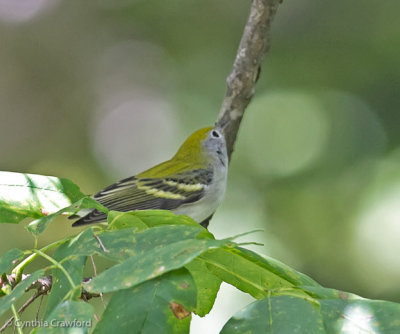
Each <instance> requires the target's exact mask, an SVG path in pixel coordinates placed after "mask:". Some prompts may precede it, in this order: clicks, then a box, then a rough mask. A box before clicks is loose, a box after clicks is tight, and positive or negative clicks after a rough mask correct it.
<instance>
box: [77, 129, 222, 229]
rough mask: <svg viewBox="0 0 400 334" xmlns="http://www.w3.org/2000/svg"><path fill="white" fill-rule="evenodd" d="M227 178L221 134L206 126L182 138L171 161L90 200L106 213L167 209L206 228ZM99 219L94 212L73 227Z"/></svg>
mask: <svg viewBox="0 0 400 334" xmlns="http://www.w3.org/2000/svg"><path fill="white" fill-rule="evenodd" d="M227 175H228V154H227V149H226V142H225V138H224V136H223V133H222V130H221V129H220V128H218V126H216V127H208V128H204V129H201V130H198V131H196V132H195V133H193V134H192V135H191V136H190V137H189V138H187V139H186V141H185V142H184V143H183V144H182V146H181V147H180V148H179V150H178V152H177V153H176V154H175V155H174V156H173V157H172V159H170V160H168V161H165V162H163V163H161V164H159V165H156V166H155V167H153V168H150V169H148V170H146V171H144V172H142V173H140V174H137V175H136V176H132V177H129V178H127V179H124V180H121V181H119V182H117V183H114V184H112V185H110V186H109V187H107V188H105V189H103V190H102V191H100V192H99V193H97V194H96V195H94V196H93V198H94V199H95V200H96V201H97V202H99V203H100V204H102V205H104V206H105V207H107V208H108V209H109V210H115V211H123V212H126V211H133V210H152V209H164V210H171V211H172V212H174V213H176V214H183V215H187V216H190V217H191V218H193V219H194V220H195V221H197V222H198V223H201V224H202V225H203V226H205V227H207V225H208V221H209V219H210V218H211V217H212V215H213V214H214V212H215V210H216V209H217V207H218V206H219V205H220V204H221V202H222V199H223V198H224V195H225V189H226V180H227ZM105 220H107V215H106V214H105V213H103V212H101V211H98V210H95V209H94V210H92V211H90V212H89V213H88V214H86V215H85V216H84V217H82V218H81V219H79V220H77V221H76V222H75V223H74V224H73V226H81V225H86V224H91V223H96V222H101V221H105Z"/></svg>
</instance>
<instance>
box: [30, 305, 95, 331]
mask: <svg viewBox="0 0 400 334" xmlns="http://www.w3.org/2000/svg"><path fill="white" fill-rule="evenodd" d="M93 316H94V310H93V307H92V306H91V305H90V304H88V303H85V302H82V301H79V302H78V301H72V300H67V301H65V302H63V303H61V304H60V305H58V306H57V308H56V309H54V311H53V312H52V313H51V314H50V315H49V316H48V317H47V318H46V320H45V322H44V323H45V326H43V327H41V328H40V329H39V331H38V333H39V334H49V333H57V334H59V333H66V334H67V333H79V334H81V333H82V334H83V333H88V332H89V329H90V328H91V327H92V326H93ZM46 325H48V326H46Z"/></svg>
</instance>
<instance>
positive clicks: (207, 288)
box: [185, 258, 222, 317]
mask: <svg viewBox="0 0 400 334" xmlns="http://www.w3.org/2000/svg"><path fill="white" fill-rule="evenodd" d="M185 268H186V269H188V270H189V272H190V274H191V275H192V277H193V279H194V281H195V282H196V287H197V305H196V309H195V310H194V312H195V313H196V314H197V315H199V316H201V317H204V316H205V315H206V314H208V313H209V312H210V311H211V309H212V307H213V305H214V302H215V298H216V297H217V293H218V291H219V287H220V285H221V282H222V280H221V279H220V278H219V277H217V276H215V275H214V274H212V273H211V272H210V270H209V269H208V268H207V265H206V263H205V262H204V261H202V260H201V259H199V258H196V259H194V260H193V261H192V262H190V263H188V264H187V265H186V266H185Z"/></svg>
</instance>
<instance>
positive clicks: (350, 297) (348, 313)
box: [303, 287, 400, 333]
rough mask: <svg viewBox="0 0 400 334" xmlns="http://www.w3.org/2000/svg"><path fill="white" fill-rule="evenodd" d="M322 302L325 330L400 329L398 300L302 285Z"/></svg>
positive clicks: (395, 331) (380, 330)
mask: <svg viewBox="0 0 400 334" xmlns="http://www.w3.org/2000/svg"><path fill="white" fill-rule="evenodd" d="M303 289H304V290H305V291H307V293H309V294H310V295H311V296H312V297H314V298H316V299H317V300H318V301H319V303H320V304H321V315H322V317H323V320H324V324H325V327H326V329H327V332H338V331H339V330H342V332H343V333H356V332H357V333H358V332H366V333H400V304H398V303H393V302H388V301H381V300H370V299H365V298H362V297H359V296H357V295H354V294H351V293H347V292H343V291H338V290H334V289H327V288H323V287H303Z"/></svg>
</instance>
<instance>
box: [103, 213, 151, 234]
mask: <svg viewBox="0 0 400 334" xmlns="http://www.w3.org/2000/svg"><path fill="white" fill-rule="evenodd" d="M107 222H108V229H109V230H122V229H125V228H135V229H136V231H143V230H145V229H147V228H148V226H147V225H146V224H145V223H144V222H143V221H142V220H141V219H140V218H138V217H137V216H136V215H135V214H134V213H132V212H128V213H126V212H119V211H110V212H109V213H108V217H107Z"/></svg>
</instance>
